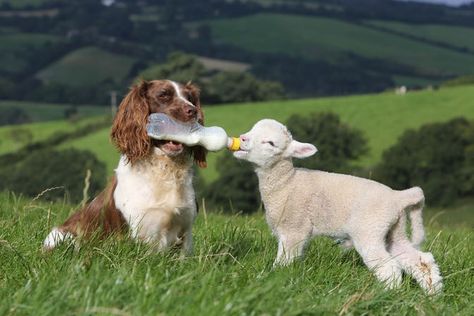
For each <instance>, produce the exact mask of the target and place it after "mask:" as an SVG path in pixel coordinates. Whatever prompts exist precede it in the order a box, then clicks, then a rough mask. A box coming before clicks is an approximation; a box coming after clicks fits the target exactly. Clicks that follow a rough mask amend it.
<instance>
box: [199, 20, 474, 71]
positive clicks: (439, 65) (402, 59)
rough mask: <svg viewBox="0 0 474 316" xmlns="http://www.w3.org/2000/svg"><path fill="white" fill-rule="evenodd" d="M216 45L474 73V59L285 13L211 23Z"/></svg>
mask: <svg viewBox="0 0 474 316" xmlns="http://www.w3.org/2000/svg"><path fill="white" fill-rule="evenodd" d="M206 23H208V24H209V25H210V26H211V28H212V33H213V35H214V36H215V38H216V40H217V41H219V42H223V43H228V44H234V45H236V46H239V47H241V48H243V49H246V50H249V51H253V52H269V53H285V54H291V55H296V56H301V57H305V58H313V59H321V58H322V59H327V60H332V59H333V58H334V56H338V55H340V54H344V53H347V52H352V53H354V54H358V55H361V56H365V57H369V58H377V59H386V60H391V61H395V62H399V63H401V64H408V65H411V66H414V67H415V68H417V69H418V70H419V71H420V73H425V74H427V73H431V74H464V73H472V72H474V56H472V55H469V54H463V53H459V52H455V51H451V50H449V49H444V48H439V47H436V46H432V45H428V44H426V43H422V42H419V41H415V40H410V39H407V38H404V37H402V36H398V35H393V34H388V33H386V32H381V31H377V30H373V29H370V28H367V27H364V26H359V25H355V24H351V23H347V22H344V21H340V20H336V19H330V18H322V17H302V16H294V15H283V14H256V15H251V16H245V17H241V18H235V19H225V20H216V21H210V22H206Z"/></svg>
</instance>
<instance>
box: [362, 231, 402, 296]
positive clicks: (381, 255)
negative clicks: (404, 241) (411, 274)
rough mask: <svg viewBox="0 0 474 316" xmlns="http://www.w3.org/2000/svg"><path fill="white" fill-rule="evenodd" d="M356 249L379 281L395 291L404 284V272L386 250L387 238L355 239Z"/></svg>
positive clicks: (368, 237)
mask: <svg viewBox="0 0 474 316" xmlns="http://www.w3.org/2000/svg"><path fill="white" fill-rule="evenodd" d="M353 242H354V247H355V249H356V250H357V252H358V253H359V254H360V256H361V257H362V259H363V260H364V263H365V264H366V266H367V267H368V268H369V269H370V270H371V271H373V272H374V274H375V276H376V277H377V279H378V280H379V281H381V282H383V283H385V285H386V287H387V288H390V289H393V288H397V287H399V286H400V284H401V282H402V270H401V268H400V266H399V264H398V262H397V261H396V260H395V259H394V258H393V257H392V256H391V255H390V253H389V252H388V251H387V250H386V249H385V237H384V236H382V235H380V236H361V237H355V238H353Z"/></svg>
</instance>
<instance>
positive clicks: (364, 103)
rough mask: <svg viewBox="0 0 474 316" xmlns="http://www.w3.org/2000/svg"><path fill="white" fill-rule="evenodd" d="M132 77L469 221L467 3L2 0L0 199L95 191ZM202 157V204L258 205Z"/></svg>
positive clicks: (326, 165)
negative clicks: (269, 130)
mask: <svg viewBox="0 0 474 316" xmlns="http://www.w3.org/2000/svg"><path fill="white" fill-rule="evenodd" d="M137 78H144V79H162V78H168V79H173V80H177V81H180V82H187V81H193V82H194V83H196V84H197V85H199V86H200V88H201V90H202V103H203V104H204V106H205V114H206V123H207V125H220V126H222V127H224V128H225V129H226V130H227V131H228V132H229V133H230V134H233V135H239V134H241V133H243V132H245V131H246V130H248V129H249V128H250V127H251V126H252V125H253V124H254V123H255V122H256V121H257V120H259V119H261V118H264V117H271V118H275V119H277V120H280V121H282V122H283V123H285V124H287V125H288V126H289V128H290V130H291V131H292V132H293V134H294V137H295V138H296V139H298V140H300V141H306V142H311V143H313V144H315V145H316V146H317V147H318V149H319V152H318V154H316V155H315V156H314V157H312V158H310V159H307V160H303V161H298V162H296V163H297V164H298V165H300V166H306V167H311V168H317V169H322V170H327V171H336V172H345V173H350V174H355V175H359V176H363V177H367V178H372V179H376V180H379V181H383V182H384V183H387V184H389V185H391V186H392V187H394V188H400V189H401V188H406V187H409V186H413V185H419V186H421V187H423V189H424V190H425V194H426V196H427V204H428V213H429V219H430V221H433V222H436V223H438V224H440V225H462V226H468V227H474V123H473V121H472V120H473V118H474V4H472V1H468V0H465V1H462V0H459V1H456V0H453V1H449V0H446V1H442V0H439V1H436V0H433V1H419V2H412V1H389V0H326V1H323V0H321V1H318V0H315V1H310V0H299V1H298V0H292V1H290V0H246V1H244V0H241V1H231V0H228V1H225V0H200V1H184V0H163V1H159V0H158V1H151V0H137V1H135V0H117V1H114V0H102V1H100V0H0V191H3V193H0V195H2V194H3V195H6V194H11V193H7V192H14V193H15V194H22V195H26V196H28V197H31V198H35V197H37V196H38V195H40V196H41V198H42V199H43V200H47V201H53V202H54V201H57V200H61V201H66V202H67V203H72V204H76V203H79V202H80V201H82V200H83V199H84V198H87V197H91V196H93V195H94V194H96V193H97V192H98V191H99V190H101V188H103V187H104V185H105V183H106V181H107V179H108V178H109V177H110V176H111V175H112V173H113V169H114V168H115V165H116V164H117V161H118V153H117V151H116V150H115V149H114V148H113V146H112V145H111V144H110V142H109V138H108V133H109V129H110V123H111V118H112V116H113V114H114V112H115V111H116V108H117V106H118V104H119V103H120V100H121V99H122V97H123V96H124V95H125V94H126V93H127V90H128V87H129V86H130V85H131V84H132V83H133V82H134V81H135V80H137ZM208 160H209V167H208V168H207V169H205V170H197V171H196V177H195V180H196V189H197V191H198V195H199V202H200V203H201V204H202V205H203V206H204V207H206V209H207V210H208V211H221V212H224V213H244V214H246V213H252V212H256V211H258V210H259V209H261V205H260V200H259V197H258V195H257V193H256V192H257V191H258V189H257V180H256V177H255V176H254V174H253V171H252V169H251V167H250V166H248V165H246V164H245V163H242V162H241V161H236V160H234V159H233V158H232V157H231V155H229V154H228V153H223V152H222V153H217V154H214V153H211V154H209V159H208ZM85 179H88V182H89V183H90V186H89V188H88V190H87V192H86V191H84V183H85ZM0 201H1V197H0Z"/></svg>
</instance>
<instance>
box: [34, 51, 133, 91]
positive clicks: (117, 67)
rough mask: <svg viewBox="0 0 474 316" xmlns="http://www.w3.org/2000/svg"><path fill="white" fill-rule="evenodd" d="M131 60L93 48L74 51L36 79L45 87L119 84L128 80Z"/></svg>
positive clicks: (40, 73) (43, 71)
mask: <svg viewBox="0 0 474 316" xmlns="http://www.w3.org/2000/svg"><path fill="white" fill-rule="evenodd" d="M133 62H134V59H133V58H131V57H128V56H124V55H118V54H113V53H109V52H107V51H104V50H102V49H99V48H96V47H84V48H81V49H78V50H75V51H73V52H71V53H69V54H67V55H66V56H64V57H63V58H61V59H60V60H58V61H57V62H55V63H53V64H52V65H50V66H48V67H47V68H46V69H43V70H41V71H40V72H39V73H38V74H37V75H36V76H37V77H38V78H39V79H41V80H42V81H44V82H47V83H62V84H67V85H71V86H88V85H94V84H97V83H100V82H102V81H104V80H111V81H114V82H122V81H123V80H124V79H125V78H127V77H128V75H129V72H130V69H131V67H132V64H133Z"/></svg>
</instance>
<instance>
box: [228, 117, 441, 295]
mask: <svg viewBox="0 0 474 316" xmlns="http://www.w3.org/2000/svg"><path fill="white" fill-rule="evenodd" d="M241 149H242V150H241V151H237V152H236V153H234V155H235V156H236V157H237V158H240V159H245V160H248V161H250V162H253V163H254V164H255V167H256V172H257V176H258V179H259V188H260V193H261V196H262V200H263V203H264V205H265V210H266V219H267V222H268V224H269V225H270V227H271V229H272V231H273V233H274V234H275V236H276V237H277V238H278V253H277V257H276V260H275V264H276V265H286V264H289V263H291V262H292V261H293V260H294V259H295V258H297V257H300V256H302V255H303V251H304V246H305V245H306V244H307V242H308V241H309V240H310V238H311V237H313V236H316V235H326V236H330V237H333V238H336V239H339V240H343V241H344V245H345V246H352V245H353V246H354V247H355V249H356V250H357V252H358V253H359V254H360V255H361V257H362V258H363V260H364V263H365V264H366V265H367V267H369V269H371V270H372V271H373V272H374V274H375V276H376V277H377V278H378V279H379V280H380V281H383V282H385V284H386V285H387V287H389V288H393V287H397V286H399V285H400V283H401V278H402V270H404V271H405V272H406V273H409V274H411V275H412V276H413V277H414V278H415V279H416V280H417V281H418V283H419V284H420V286H421V287H422V288H423V289H425V290H426V291H427V292H428V293H430V294H433V293H437V292H439V291H440V290H441V289H442V278H441V276H440V274H439V268H438V266H437V265H436V263H435V261H434V258H433V256H432V255H431V253H427V252H421V251H419V250H418V249H417V247H418V246H419V244H420V243H421V241H422V240H423V236H424V230H423V224H422V218H421V211H422V208H423V204H424V196H423V191H422V190H421V189H420V188H411V189H408V190H404V191H396V190H392V189H391V188H389V187H387V186H385V185H383V184H381V183H378V182H375V181H371V180H367V179H363V178H358V177H354V176H349V175H343V174H336V173H329V172H323V171H317V170H308V169H303V168H294V167H293V164H292V162H291V159H292V157H298V158H304V157H309V156H311V155H313V154H314V153H316V151H317V150H316V147H314V146H313V145H311V144H304V143H299V142H297V141H294V140H293V139H292V136H291V134H290V132H289V131H288V130H287V128H286V127H285V126H284V125H282V124H280V123H278V122H277V121H274V120H268V119H267V120H262V121H259V122H257V123H256V124H255V126H254V127H253V128H252V129H251V130H250V131H249V132H248V133H246V134H244V135H241ZM407 212H408V213H409V214H410V218H411V222H412V240H409V239H408V237H407V234H406V226H405V225H406V214H407Z"/></svg>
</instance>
